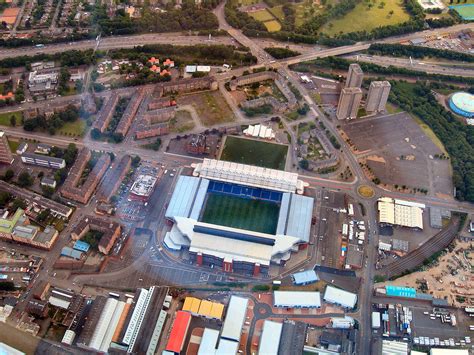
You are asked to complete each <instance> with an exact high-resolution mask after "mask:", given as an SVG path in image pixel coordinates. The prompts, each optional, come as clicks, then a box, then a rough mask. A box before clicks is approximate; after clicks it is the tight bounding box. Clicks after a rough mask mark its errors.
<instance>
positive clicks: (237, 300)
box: [221, 296, 249, 343]
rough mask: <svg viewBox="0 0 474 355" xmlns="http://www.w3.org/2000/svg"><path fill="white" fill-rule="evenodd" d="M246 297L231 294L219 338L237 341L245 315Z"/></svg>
mask: <svg viewBox="0 0 474 355" xmlns="http://www.w3.org/2000/svg"><path fill="white" fill-rule="evenodd" d="M248 303H249V300H248V298H244V297H239V296H231V297H230V301H229V306H228V307H227V313H226V316H225V321H224V325H223V327H222V332H221V338H222V339H227V340H231V341H235V342H237V343H239V341H240V336H241V335H242V327H243V326H244V322H245V316H246V315H247V306H248Z"/></svg>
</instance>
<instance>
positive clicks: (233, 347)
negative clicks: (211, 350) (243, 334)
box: [216, 338, 239, 355]
mask: <svg viewBox="0 0 474 355" xmlns="http://www.w3.org/2000/svg"><path fill="white" fill-rule="evenodd" d="M238 350H239V342H238V341H233V340H227V339H222V338H221V340H219V347H218V348H217V350H216V355H230V354H237V351H238Z"/></svg>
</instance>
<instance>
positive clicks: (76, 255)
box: [61, 247, 82, 260]
mask: <svg viewBox="0 0 474 355" xmlns="http://www.w3.org/2000/svg"><path fill="white" fill-rule="evenodd" d="M61 256H67V257H68V258H73V259H76V260H79V259H80V258H81V257H82V252H81V251H79V250H74V249H72V248H70V247H64V248H62V249H61Z"/></svg>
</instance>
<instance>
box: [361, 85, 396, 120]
mask: <svg viewBox="0 0 474 355" xmlns="http://www.w3.org/2000/svg"><path fill="white" fill-rule="evenodd" d="M390 88H391V86H390V83H389V82H388V81H386V80H385V81H372V82H371V83H370V87H369V94H368V95H367V102H366V104H365V110H366V111H367V112H370V113H373V112H382V111H385V106H386V105H387V100H388V95H389V94H390Z"/></svg>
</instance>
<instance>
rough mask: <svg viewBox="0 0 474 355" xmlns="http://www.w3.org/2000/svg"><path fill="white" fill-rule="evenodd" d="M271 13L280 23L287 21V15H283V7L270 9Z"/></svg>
mask: <svg viewBox="0 0 474 355" xmlns="http://www.w3.org/2000/svg"><path fill="white" fill-rule="evenodd" d="M268 11H270V13H271V14H272V15H273V16H275V17H276V18H277V19H278V20H279V21H283V20H284V19H285V14H284V13H283V5H278V6H274V7H271V8H269V9H268Z"/></svg>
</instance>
